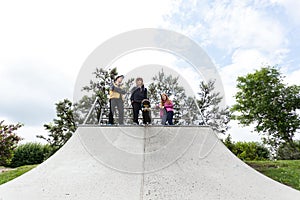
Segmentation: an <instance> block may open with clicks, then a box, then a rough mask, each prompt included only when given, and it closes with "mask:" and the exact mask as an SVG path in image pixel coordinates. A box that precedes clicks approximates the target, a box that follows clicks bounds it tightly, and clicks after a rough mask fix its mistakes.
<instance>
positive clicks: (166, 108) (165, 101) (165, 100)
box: [159, 94, 174, 125]
mask: <svg viewBox="0 0 300 200" xmlns="http://www.w3.org/2000/svg"><path fill="white" fill-rule="evenodd" d="M159 107H160V117H161V124H162V125H166V122H168V124H169V125H173V115H174V109H173V107H174V105H173V102H172V101H171V100H170V99H169V97H168V95H166V94H161V103H160V105H159Z"/></svg>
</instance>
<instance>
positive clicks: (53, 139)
mask: <svg viewBox="0 0 300 200" xmlns="http://www.w3.org/2000/svg"><path fill="white" fill-rule="evenodd" d="M55 105H56V115H57V118H56V119H53V122H50V123H48V124H44V127H45V129H46V130H47V131H49V135H48V137H44V136H43V135H38V136H37V137H38V138H41V139H44V140H46V141H47V142H48V143H49V144H50V146H51V147H52V148H53V150H54V151H56V150H58V149H59V148H60V147H62V146H63V145H64V144H65V143H66V142H67V141H68V140H69V139H70V137H71V136H72V135H73V133H74V132H75V131H76V128H77V126H76V123H75V120H74V115H73V106H72V102H71V101H70V100H68V99H64V100H63V101H60V102H58V103H56V104H55Z"/></svg>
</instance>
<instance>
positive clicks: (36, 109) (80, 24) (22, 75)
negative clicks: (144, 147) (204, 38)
mask: <svg viewBox="0 0 300 200" xmlns="http://www.w3.org/2000/svg"><path fill="white" fill-rule="evenodd" d="M170 4H171V1H170V0H168V1H158V0H154V1H140V0H131V1H117V0H112V1H105V2H104V1H92V0H88V1H70V0H69V1H58V0H53V1H47V2H46V1H38V0H28V1H15V0H12V1H5V2H4V1H2V2H1V5H0V19H1V32H0V44H1V45H0V55H1V56H0V82H1V84H0V91H1V100H0V103H1V106H0V107H1V113H0V114H1V115H2V116H3V115H4V116H3V117H9V118H11V119H12V120H13V121H21V122H24V123H25V124H27V126H26V128H25V127H24V128H23V130H24V136H25V137H26V138H29V140H31V139H33V138H32V137H31V135H32V134H33V133H30V132H34V131H33V130H35V128H37V127H38V124H39V125H40V127H42V125H43V123H46V122H49V120H52V118H54V117H55V110H54V103H55V102H57V101H58V100H61V99H63V98H66V97H68V98H71V97H72V90H73V87H74V83H75V80H76V77H77V74H78V72H79V69H80V67H81V65H82V63H83V62H84V60H85V59H86V58H87V56H88V55H89V54H90V53H91V52H92V51H93V50H94V49H95V48H96V47H97V46H98V45H100V44H101V43H102V42H104V41H105V40H107V39H109V38H111V37H112V36H115V35H117V34H120V33H122V32H124V31H129V30H132V29H137V28H148V27H158V26H159V24H160V23H161V22H162V21H163V18H162V16H163V15H164V14H165V13H168V12H169V9H170V8H171V7H170ZM25 132H28V134H25Z"/></svg>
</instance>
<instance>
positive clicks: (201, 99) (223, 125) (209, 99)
mask: <svg viewBox="0 0 300 200" xmlns="http://www.w3.org/2000/svg"><path fill="white" fill-rule="evenodd" d="M199 87H200V92H199V93H198V98H197V103H198V106H199V109H200V111H201V113H202V115H203V118H204V124H207V125H209V126H211V127H212V128H213V129H214V130H215V131H217V132H219V133H223V134H224V133H225V132H226V131H227V130H228V128H229V127H228V123H229V122H230V115H231V113H230V110H229V107H225V108H220V103H221V101H222V99H223V97H222V96H220V93H219V92H214V90H215V81H213V80H209V81H208V82H207V83H205V82H204V81H201V82H200V86H199Z"/></svg>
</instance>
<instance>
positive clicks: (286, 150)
mask: <svg viewBox="0 0 300 200" xmlns="http://www.w3.org/2000/svg"><path fill="white" fill-rule="evenodd" d="M276 158H277V159H278V160H300V140H296V141H294V142H293V144H292V145H291V144H290V143H283V144H280V146H279V147H278V149H277V153H276Z"/></svg>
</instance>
